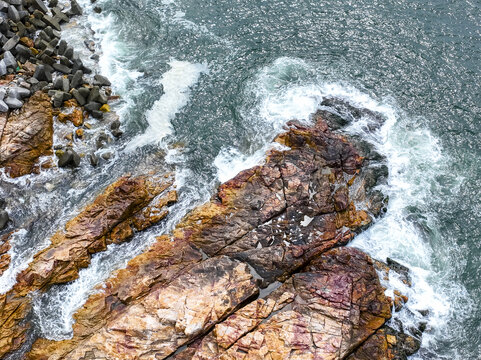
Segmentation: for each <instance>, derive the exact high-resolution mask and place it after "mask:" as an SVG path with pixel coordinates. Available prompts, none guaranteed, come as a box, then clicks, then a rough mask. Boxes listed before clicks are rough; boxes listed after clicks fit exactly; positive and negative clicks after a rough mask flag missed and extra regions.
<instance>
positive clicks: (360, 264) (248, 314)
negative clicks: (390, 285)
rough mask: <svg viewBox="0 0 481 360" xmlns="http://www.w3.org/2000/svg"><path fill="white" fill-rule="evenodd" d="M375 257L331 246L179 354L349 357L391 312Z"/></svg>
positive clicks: (198, 357)
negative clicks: (269, 291) (378, 275)
mask: <svg viewBox="0 0 481 360" xmlns="http://www.w3.org/2000/svg"><path fill="white" fill-rule="evenodd" d="M390 305H391V301H390V299H388V298H386V297H385V296H384V289H383V288H382V287H381V285H380V284H379V279H378V277H377V274H376V271H375V270H374V267H373V266H372V261H371V260H370V258H369V257H368V256H367V255H365V254H363V253H361V252H360V251H358V250H356V249H353V248H339V249H334V250H330V251H328V252H326V253H324V254H322V255H321V256H320V257H318V258H316V259H315V260H314V261H313V262H312V263H311V264H310V265H309V266H308V267H307V268H306V269H305V270H304V271H303V272H301V273H297V274H294V275H293V276H292V277H291V278H290V279H289V280H288V281H286V282H285V283H284V284H283V285H282V286H280V287H279V288H278V289H277V290H275V291H273V292H272V293H271V294H270V295H269V296H267V297H266V298H264V299H262V298H261V299H258V300H256V301H255V302H252V303H251V304H249V305H247V306H245V307H244V308H242V309H240V310H238V311H237V312H236V313H234V314H233V315H231V316H230V317H229V318H227V319H226V320H225V321H223V322H221V323H219V324H217V325H216V326H215V328H214V329H213V330H212V331H211V333H210V334H209V335H207V336H206V337H204V338H203V339H202V340H201V341H199V342H197V343H195V344H193V345H191V346H190V347H189V348H188V349H186V350H184V351H182V352H180V353H179V354H177V355H176V356H175V357H174V358H175V359H176V360H179V359H192V360H193V359H196V360H201V359H202V360H207V359H210V360H213V359H225V360H227V359H343V358H345V357H346V356H347V355H348V354H349V353H351V352H352V351H353V350H354V349H356V348H357V347H358V346H359V345H360V344H361V343H362V342H364V341H365V340H366V339H367V338H368V337H369V336H370V335H372V334H373V333H374V332H375V331H376V330H377V329H378V328H379V327H381V326H382V325H383V324H384V322H385V321H386V319H388V318H389V317H390V316H391V310H390Z"/></svg>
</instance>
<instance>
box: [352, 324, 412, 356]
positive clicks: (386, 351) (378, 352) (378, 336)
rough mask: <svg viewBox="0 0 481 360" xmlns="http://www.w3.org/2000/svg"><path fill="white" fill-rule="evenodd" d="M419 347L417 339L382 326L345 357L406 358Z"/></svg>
mask: <svg viewBox="0 0 481 360" xmlns="http://www.w3.org/2000/svg"><path fill="white" fill-rule="evenodd" d="M419 347H420V341H419V340H417V339H415V338H414V337H412V336H410V335H406V334H401V333H399V332H397V331H395V330H393V329H391V328H389V327H387V326H384V327H383V328H381V329H379V330H378V331H377V332H376V333H375V334H374V335H372V336H371V337H370V338H369V339H367V340H366V342H364V343H363V344H362V345H361V346H360V347H359V348H358V349H357V350H356V351H355V352H354V353H353V354H352V355H350V356H349V357H348V358H347V359H348V360H371V359H382V360H407V357H408V356H409V355H412V354H414V353H415V352H417V351H418V350H419Z"/></svg>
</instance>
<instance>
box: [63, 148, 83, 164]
mask: <svg viewBox="0 0 481 360" xmlns="http://www.w3.org/2000/svg"><path fill="white" fill-rule="evenodd" d="M79 165H80V156H79V155H78V154H77V153H76V152H75V151H74V150H72V149H67V150H66V151H64V152H63V154H62V155H61V156H60V157H59V159H58V167H78V166H79Z"/></svg>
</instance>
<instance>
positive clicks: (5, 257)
mask: <svg viewBox="0 0 481 360" xmlns="http://www.w3.org/2000/svg"><path fill="white" fill-rule="evenodd" d="M10 247H11V246H10V234H7V235H4V236H2V238H1V240H0V276H2V274H3V273H4V272H5V270H7V269H8V266H9V265H10V260H11V259H10V254H9V253H8V251H9V250H10Z"/></svg>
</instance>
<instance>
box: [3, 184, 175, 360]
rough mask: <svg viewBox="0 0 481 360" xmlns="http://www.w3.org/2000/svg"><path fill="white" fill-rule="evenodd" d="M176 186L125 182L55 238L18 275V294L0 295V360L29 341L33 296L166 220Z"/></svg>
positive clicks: (112, 187) (69, 278)
mask: <svg viewBox="0 0 481 360" xmlns="http://www.w3.org/2000/svg"><path fill="white" fill-rule="evenodd" d="M171 185H172V178H171V176H169V175H166V176H165V177H163V176H162V177H161V176H139V177H131V176H125V177H122V178H121V179H119V180H117V181H116V182H115V183H113V184H112V185H110V186H109V187H107V189H106V190H105V191H104V192H103V193H102V194H101V195H99V196H98V197H97V198H96V199H95V201H94V202H93V203H92V204H91V205H89V206H87V207H86V208H85V209H84V210H83V211H82V212H81V213H80V214H79V215H78V216H77V217H75V218H74V219H72V220H70V221H69V222H68V223H67V224H66V225H65V229H64V230H62V231H58V232H57V233H56V234H55V235H54V236H53V237H52V239H51V245H50V246H49V247H48V248H46V249H44V250H42V251H41V252H39V253H38V254H37V255H36V256H35V257H34V259H33V261H32V262H31V263H30V265H29V267H28V268H27V269H26V270H24V271H23V272H21V273H20V274H19V275H18V276H17V283H16V284H15V286H14V287H13V289H12V290H10V291H9V292H7V293H6V294H3V295H0V323H1V324H2V327H1V328H0V357H1V356H3V355H4V354H5V353H7V352H9V351H12V350H15V349H17V348H18V347H19V346H20V345H21V344H22V343H23V341H24V340H25V334H26V329H27V328H28V326H29V325H28V323H26V322H25V321H24V320H25V318H26V316H27V315H28V313H29V311H30V308H31V297H29V296H28V295H29V294H30V293H31V292H33V291H37V290H40V291H45V290H47V289H48V288H49V287H50V286H52V285H54V284H60V283H65V282H69V281H72V280H74V279H76V278H77V277H78V272H79V269H81V268H83V267H86V266H88V264H89V263H90V257H91V255H92V254H94V253H96V252H100V251H103V250H105V249H106V246H107V245H108V244H109V243H112V242H117V243H119V242H122V241H126V240H128V239H129V238H130V237H131V236H132V235H133V233H134V231H140V230H143V229H145V228H146V227H149V226H151V225H152V224H155V223H157V222H159V221H160V220H162V219H163V218H165V216H166V215H167V213H168V212H167V210H166V209H165V208H166V207H167V206H168V205H171V204H172V203H173V202H175V201H176V200H177V197H176V192H175V191H174V190H172V191H168V189H169V188H170V187H171ZM120 228H122V229H123V231H119V230H118V229H120Z"/></svg>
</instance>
